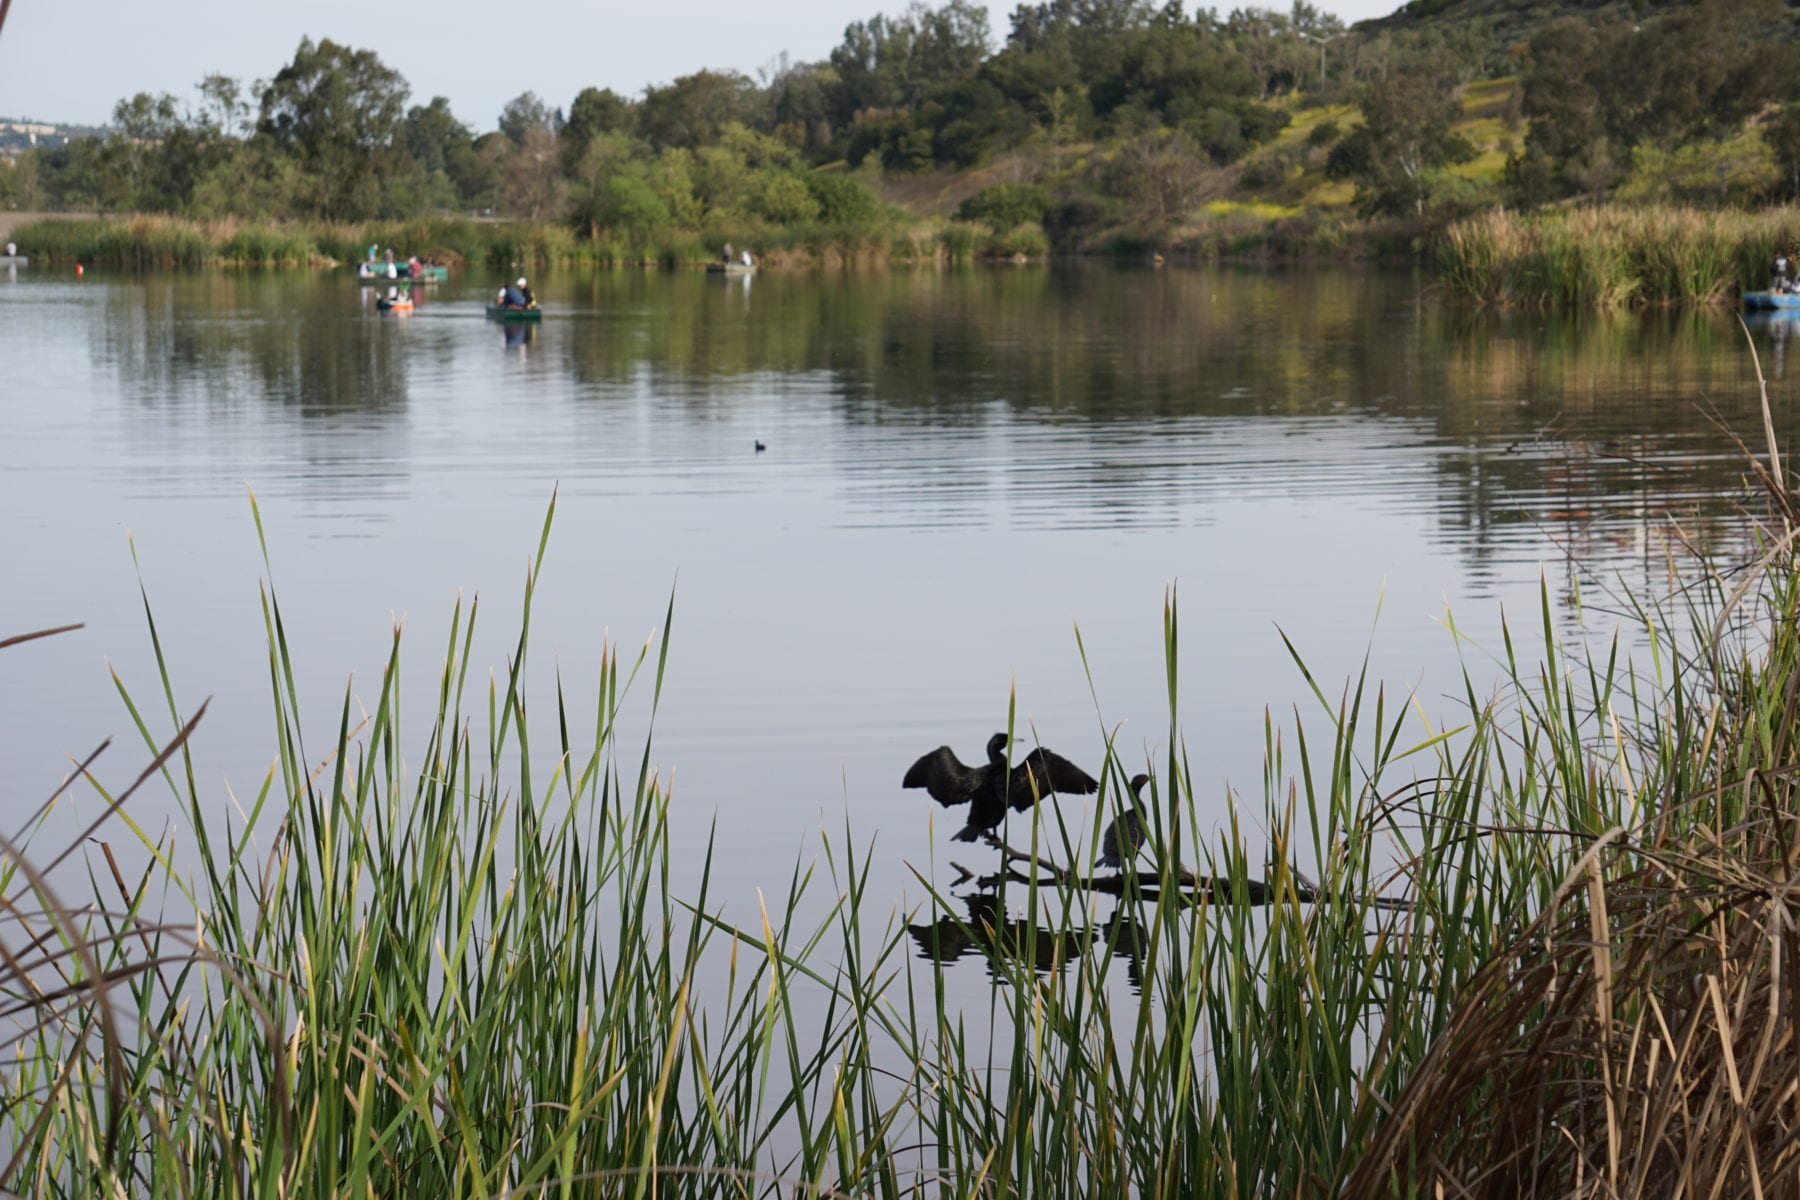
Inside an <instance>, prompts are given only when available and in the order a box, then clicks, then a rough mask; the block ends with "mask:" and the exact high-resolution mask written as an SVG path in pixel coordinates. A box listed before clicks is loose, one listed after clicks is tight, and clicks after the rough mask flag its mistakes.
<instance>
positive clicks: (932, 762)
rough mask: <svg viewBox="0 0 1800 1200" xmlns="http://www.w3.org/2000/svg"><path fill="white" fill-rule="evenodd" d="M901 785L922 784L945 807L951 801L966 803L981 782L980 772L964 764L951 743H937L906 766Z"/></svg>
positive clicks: (913, 785) (950, 803)
mask: <svg viewBox="0 0 1800 1200" xmlns="http://www.w3.org/2000/svg"><path fill="white" fill-rule="evenodd" d="M900 786H901V787H909V788H917V787H922V788H924V789H925V790H926V791H928V792H930V793H931V798H932V799H933V800H936V801H937V802H938V803H939V804H942V805H944V806H945V807H946V808H948V807H949V806H950V805H953V804H967V803H968V801H969V797H970V796H971V795H973V794H974V791H975V789H976V788H977V787H979V786H981V772H980V771H979V770H977V769H975V768H974V767H967V766H964V765H963V762H962V760H961V759H959V758H957V757H956V754H955V752H954V751H952V750H951V749H950V747H948V746H939V747H938V748H937V749H936V750H933V751H932V752H931V753H930V754H926V755H923V756H922V757H921V758H920V759H919V761H918V762H916V763H914V764H913V765H912V766H911V767H909V768H908V769H907V772H906V778H905V779H903V780H901V781H900Z"/></svg>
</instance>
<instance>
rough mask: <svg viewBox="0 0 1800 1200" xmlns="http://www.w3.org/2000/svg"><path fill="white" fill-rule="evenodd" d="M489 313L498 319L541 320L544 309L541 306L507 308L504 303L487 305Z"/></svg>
mask: <svg viewBox="0 0 1800 1200" xmlns="http://www.w3.org/2000/svg"><path fill="white" fill-rule="evenodd" d="M487 315H488V316H490V317H493V318H494V319H495V320H496V321H541V320H543V319H544V310H543V309H541V308H507V307H506V306H505V305H503V304H490V305H488V306H487Z"/></svg>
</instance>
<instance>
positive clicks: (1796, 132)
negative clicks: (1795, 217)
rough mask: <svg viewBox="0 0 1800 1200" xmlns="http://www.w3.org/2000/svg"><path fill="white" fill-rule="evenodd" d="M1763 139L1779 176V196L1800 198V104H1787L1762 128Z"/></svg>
mask: <svg viewBox="0 0 1800 1200" xmlns="http://www.w3.org/2000/svg"><path fill="white" fill-rule="evenodd" d="M1763 137H1764V138H1766V139H1767V140H1768V143H1769V148H1770V150H1771V152H1772V153H1773V156H1774V159H1775V169H1776V171H1777V172H1778V173H1779V174H1780V181H1779V184H1778V187H1779V190H1780V194H1781V195H1784V196H1786V197H1788V198H1790V199H1792V198H1794V197H1800V104H1789V105H1786V106H1785V107H1783V108H1782V109H1781V110H1780V111H1779V112H1777V113H1775V115H1774V116H1772V117H1770V118H1769V120H1768V122H1767V124H1765V125H1764V126H1763Z"/></svg>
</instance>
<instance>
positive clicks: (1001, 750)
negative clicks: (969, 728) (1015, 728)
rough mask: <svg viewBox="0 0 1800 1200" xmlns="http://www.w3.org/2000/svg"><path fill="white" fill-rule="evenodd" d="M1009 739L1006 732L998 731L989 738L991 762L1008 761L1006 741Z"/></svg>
mask: <svg viewBox="0 0 1800 1200" xmlns="http://www.w3.org/2000/svg"><path fill="white" fill-rule="evenodd" d="M1008 740H1009V739H1008V738H1007V736H1006V735H1005V734H1004V733H996V734H995V735H994V736H993V737H991V738H989V739H988V759H989V761H991V762H997V763H1004V762H1005V761H1006V743H1007V741H1008Z"/></svg>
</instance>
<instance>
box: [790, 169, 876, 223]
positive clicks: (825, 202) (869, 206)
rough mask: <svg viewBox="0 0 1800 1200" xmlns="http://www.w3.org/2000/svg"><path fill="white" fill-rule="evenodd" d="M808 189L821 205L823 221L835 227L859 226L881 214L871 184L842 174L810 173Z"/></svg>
mask: <svg viewBox="0 0 1800 1200" xmlns="http://www.w3.org/2000/svg"><path fill="white" fill-rule="evenodd" d="M802 179H803V180H804V182H805V184H806V190H807V191H809V192H811V193H812V197H813V199H814V200H815V201H816V202H817V203H818V205H819V219H820V220H821V221H824V222H826V223H828V224H832V225H856V224H861V223H863V222H866V221H872V220H874V219H875V218H876V217H878V216H880V215H881V202H880V201H879V200H877V199H876V198H875V193H874V192H871V191H870V190H869V188H868V185H866V184H865V183H863V181H862V180H860V179H858V178H857V177H856V176H854V175H846V174H844V173H842V172H830V173H828V172H825V171H809V172H808V173H807V174H805V175H804V176H802Z"/></svg>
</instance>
